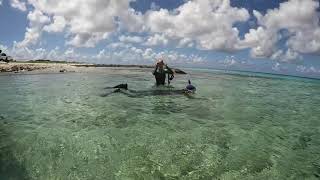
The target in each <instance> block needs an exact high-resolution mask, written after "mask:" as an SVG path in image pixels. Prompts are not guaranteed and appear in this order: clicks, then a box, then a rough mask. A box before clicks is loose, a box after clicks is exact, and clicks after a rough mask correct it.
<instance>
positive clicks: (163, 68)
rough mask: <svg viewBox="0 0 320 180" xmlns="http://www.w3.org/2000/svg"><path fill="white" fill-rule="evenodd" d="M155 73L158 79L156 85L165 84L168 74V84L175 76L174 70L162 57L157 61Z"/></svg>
mask: <svg viewBox="0 0 320 180" xmlns="http://www.w3.org/2000/svg"><path fill="white" fill-rule="evenodd" d="M153 75H154V77H155V79H156V85H157V86H160V85H165V82H166V75H168V84H170V81H171V80H172V79H173V78H174V71H173V70H172V69H171V68H169V67H168V66H167V65H166V64H165V63H164V62H163V60H162V59H160V60H158V61H157V64H156V67H155V69H154V71H153Z"/></svg>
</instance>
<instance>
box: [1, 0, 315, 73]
mask: <svg viewBox="0 0 320 180" xmlns="http://www.w3.org/2000/svg"><path fill="white" fill-rule="evenodd" d="M319 18H320V8H319V0H289V1H283V0H165V1H164V0H72V1H71V0H69V1H65V0H0V22H1V28H0V49H2V50H5V52H6V53H7V54H9V55H11V56H13V57H14V58H15V59H21V60H23V59H24V60H25V59H52V60H68V61H74V60H76V61H83V62H92V63H106V64H108V63H118V64H153V63H154V61H155V59H156V58H159V57H162V58H164V59H166V61H167V62H168V63H169V64H173V65H179V66H191V67H210V68H223V69H239V70H250V71H262V72H273V73H274V72H275V73H283V74H293V75H303V76H312V77H320V58H319V57H320V23H319Z"/></svg>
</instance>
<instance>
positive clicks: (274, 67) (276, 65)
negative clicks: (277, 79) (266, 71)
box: [272, 62, 281, 71]
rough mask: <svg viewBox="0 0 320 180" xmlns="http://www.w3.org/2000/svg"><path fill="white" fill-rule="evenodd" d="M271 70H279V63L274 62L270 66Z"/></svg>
mask: <svg viewBox="0 0 320 180" xmlns="http://www.w3.org/2000/svg"><path fill="white" fill-rule="evenodd" d="M272 70H274V71H280V70H281V68H280V63H278V62H277V63H275V64H274V65H273V66H272Z"/></svg>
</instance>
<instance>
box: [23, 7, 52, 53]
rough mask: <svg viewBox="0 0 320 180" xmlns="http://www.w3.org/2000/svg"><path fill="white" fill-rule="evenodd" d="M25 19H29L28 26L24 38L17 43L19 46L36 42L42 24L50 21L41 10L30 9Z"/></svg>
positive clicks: (40, 32)
mask: <svg viewBox="0 0 320 180" xmlns="http://www.w3.org/2000/svg"><path fill="white" fill-rule="evenodd" d="M27 19H28V20H29V27H27V29H26V33H25V37H24V40H23V41H21V42H19V43H18V46H20V47H26V46H29V45H34V44H36V43H37V42H38V40H39V38H40V36H41V34H42V28H43V26H44V25H45V24H46V23H48V22H49V21H50V19H49V18H48V17H47V16H46V15H44V14H43V13H42V12H41V11H38V10H34V11H30V12H29V14H28V16H27Z"/></svg>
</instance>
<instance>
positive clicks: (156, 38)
mask: <svg viewBox="0 0 320 180" xmlns="http://www.w3.org/2000/svg"><path fill="white" fill-rule="evenodd" d="M168 42H169V40H168V39H167V38H166V37H165V36H164V35H163V34H161V35H159V34H155V35H153V36H150V37H149V38H148V39H147V42H145V43H144V45H146V46H157V45H163V46H166V45H167V44H168Z"/></svg>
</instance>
